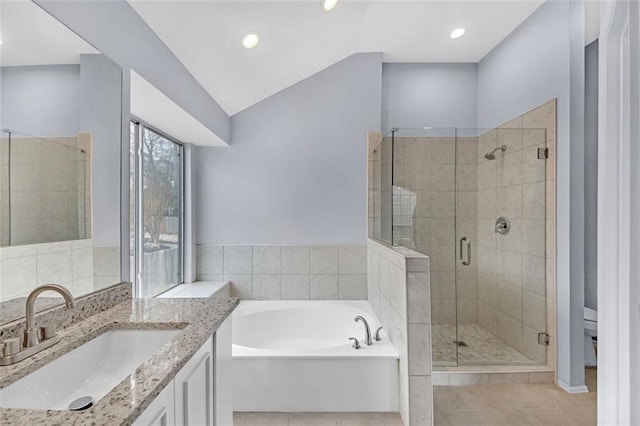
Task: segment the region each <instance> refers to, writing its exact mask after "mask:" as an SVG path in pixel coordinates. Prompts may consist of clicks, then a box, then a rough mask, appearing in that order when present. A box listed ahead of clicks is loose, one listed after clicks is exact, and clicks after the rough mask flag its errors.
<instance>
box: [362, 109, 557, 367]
mask: <svg viewBox="0 0 640 426" xmlns="http://www.w3.org/2000/svg"><path fill="white" fill-rule="evenodd" d="M553 108H555V103H554V104H553ZM550 109H551V108H550ZM534 111H535V110H534ZM553 111H554V112H555V109H554V110H553ZM532 113H533V112H532ZM530 114H531V113H530ZM538 115H539V116H540V119H538V120H537V121H536V120H529V122H533V123H534V124H538V122H540V124H539V127H524V125H525V124H526V122H527V120H526V119H524V120H523V118H522V117H520V118H519V119H517V120H514V121H513V122H510V123H508V124H506V125H505V126H502V127H500V128H495V129H460V128H396V129H394V130H393V131H391V132H390V133H389V134H387V135H385V136H384V137H382V139H381V141H380V143H379V144H378V145H377V146H376V147H375V148H374V149H372V150H371V151H370V156H369V169H370V173H369V236H370V237H371V238H374V239H377V240H382V241H384V242H387V243H390V244H393V245H397V246H404V247H407V248H410V249H413V250H415V251H418V252H420V253H423V254H425V255H427V256H429V258H430V282H431V322H432V325H431V345H432V363H433V368H434V370H438V369H441V370H446V369H447V368H449V367H457V366H467V365H474V366H482V365H545V364H549V365H550V364H552V362H553V360H552V359H551V360H548V359H547V353H548V352H549V353H550V352H551V351H548V350H547V346H546V345H545V344H539V339H538V335H539V334H540V333H542V334H543V335H546V334H547V333H550V327H549V324H548V322H553V321H548V314H549V313H548V310H547V306H548V305H549V306H550V305H552V304H553V303H554V302H553V300H552V299H553V298H555V294H548V288H551V287H553V288H555V279H553V280H552V281H553V283H549V284H550V285H548V283H547V281H548V280H547V276H548V274H549V276H551V275H550V274H551V273H550V272H549V270H551V269H552V268H550V267H553V266H554V265H553V260H552V258H553V256H554V253H548V247H549V246H552V245H553V244H554V243H555V238H554V237H549V238H547V235H549V236H552V235H555V230H554V226H553V222H552V221H550V220H549V219H550V218H548V212H551V211H552V210H553V209H554V208H555V201H554V200H555V193H554V191H555V190H554V188H553V185H549V182H551V183H552V179H553V176H555V170H554V166H553V164H552V163H551V160H549V159H545V158H542V159H539V158H538V150H539V149H545V150H546V149H547V148H548V146H549V142H550V138H553V139H555V134H554V133H552V134H549V133H550V128H551V126H552V125H553V126H554V125H555V123H554V121H552V120H551V115H550V114H547V115H545V114H544V111H539V112H538ZM553 117H554V118H555V116H553ZM544 119H548V122H549V123H550V124H549V125H547V124H546V123H545V122H543V120H544ZM553 132H555V127H554V128H553ZM551 142H553V141H551ZM551 170H553V173H548V171H551ZM548 191H550V192H551V193H547V192H548ZM548 200H552V201H551V203H548V202H547V201H548ZM548 204H551V205H548ZM547 239H550V240H552V241H549V243H550V244H547V243H548V242H547ZM551 293H554V292H553V291H552V292H551ZM551 325H552V324H551ZM552 327H553V325H552ZM543 343H544V342H543Z"/></svg>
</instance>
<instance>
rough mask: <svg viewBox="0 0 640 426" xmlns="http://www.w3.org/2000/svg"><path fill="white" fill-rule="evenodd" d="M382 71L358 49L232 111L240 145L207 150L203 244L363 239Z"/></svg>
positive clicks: (201, 199) (202, 175)
mask: <svg viewBox="0 0 640 426" xmlns="http://www.w3.org/2000/svg"><path fill="white" fill-rule="evenodd" d="M381 71H382V55H381V54H379V53H365V54H356V55H353V56H350V57H348V58H346V59H344V60H343V61H341V62H338V63H337V64H335V65H332V66H331V67H329V68H327V69H325V70H323V71H321V72H319V73H317V74H315V75H313V76H311V77H309V78H307V79H306V80H303V81H301V82H300V83H297V84H295V85H293V86H291V87H289V88H287V89H285V90H283V91H281V92H279V93H277V94H275V95H273V96H271V97H269V98H267V99H265V100H263V101H261V102H260V103H258V104H256V105H254V106H252V107H250V108H248V109H246V110H244V111H242V112H241V113H239V114H237V115H235V116H233V117H232V129H233V145H232V146H231V147H229V148H202V147H198V148H197V150H196V153H195V158H194V168H195V179H196V182H197V188H196V189H195V191H196V192H195V194H196V203H197V211H196V226H197V233H198V240H197V243H198V244H222V245H225V244H226V245H232V244H274V245H324V244H326V245H340V244H364V243H365V241H366V231H367V227H366V216H367V215H366V207H367V201H366V190H367V132H369V131H371V130H375V129H379V128H380V108H381V106H380V103H381V99H380V85H381Z"/></svg>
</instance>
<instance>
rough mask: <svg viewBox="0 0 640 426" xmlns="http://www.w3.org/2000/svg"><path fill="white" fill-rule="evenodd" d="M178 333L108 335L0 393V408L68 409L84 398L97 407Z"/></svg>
mask: <svg viewBox="0 0 640 426" xmlns="http://www.w3.org/2000/svg"><path fill="white" fill-rule="evenodd" d="M180 331H181V330H119V329H116V330H109V331H107V332H105V333H104V334H101V335H100V336H98V337H96V338H95V339H93V340H90V341H88V342H87V343H85V344H84V345H82V346H80V347H78V348H76V349H74V350H72V351H71V352H68V353H66V354H64V355H63V356H61V357H60V358H58V359H56V360H54V361H52V362H50V363H49V364H47V365H45V366H44V367H42V368H40V369H38V370H36V371H34V372H33V373H31V374H29V375H27V376H25V377H23V378H22V379H20V380H18V381H17V382H15V383H12V384H11V385H9V386H7V387H6V388H4V389H0V407H4V408H28V409H45V410H68V409H69V404H70V403H71V402H73V401H75V400H77V399H78V398H81V397H84V396H90V397H91V398H93V401H94V403H96V402H97V401H99V400H100V399H101V398H102V397H103V396H105V395H106V394H107V393H109V392H110V391H111V390H112V389H113V388H114V387H115V386H116V385H118V383H120V382H121V381H122V380H123V379H125V378H126V377H127V376H128V375H130V374H131V373H133V372H134V371H135V370H136V368H138V367H139V366H140V365H141V364H143V363H144V362H145V361H147V360H148V359H149V358H151V356H152V355H153V354H154V353H155V352H156V351H158V349H160V347H162V346H163V345H164V344H165V343H167V342H168V341H169V340H171V338H172V337H173V336H175V335H176V334H178V333H180ZM58 344H60V343H58Z"/></svg>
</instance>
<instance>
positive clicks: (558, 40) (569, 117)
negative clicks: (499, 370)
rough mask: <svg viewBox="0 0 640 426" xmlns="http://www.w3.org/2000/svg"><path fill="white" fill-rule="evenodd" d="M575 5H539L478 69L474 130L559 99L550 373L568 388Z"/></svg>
mask: <svg viewBox="0 0 640 426" xmlns="http://www.w3.org/2000/svg"><path fill="white" fill-rule="evenodd" d="M577 3H578V2H571V3H570V2H560V1H558V2H555V1H554V2H546V3H544V4H543V5H542V6H541V7H540V8H539V9H538V10H536V11H535V12H534V13H533V14H532V15H531V16H530V17H529V18H528V19H527V20H526V21H525V22H524V23H523V24H522V25H520V26H519V27H518V28H517V29H516V30H515V31H514V32H513V33H511V34H510V35H509V36H508V37H507V38H506V39H505V40H503V41H502V42H501V43H500V44H499V45H498V46H497V47H496V48H495V49H494V50H492V51H491V52H490V53H489V54H488V55H487V56H486V57H485V58H484V59H483V60H482V61H481V62H480V63H479V64H478V125H479V126H480V127H494V126H497V125H499V124H501V123H504V122H505V121H508V120H509V119H511V118H513V117H516V116H518V115H520V114H522V113H524V112H527V111H529V110H531V109H533V108H534V107H536V106H538V105H540V104H542V103H545V102H547V101H549V100H551V99H553V98H557V99H558V117H557V120H558V126H557V129H558V135H557V213H556V216H557V219H556V223H557V247H556V253H557V271H556V274H557V322H558V336H557V341H558V353H557V369H558V379H559V380H560V381H561V382H562V383H564V384H566V385H568V386H581V385H584V348H583V347H582V345H583V343H582V340H583V309H582V308H583V304H584V276H583V275H584V262H583V258H584V245H583V241H582V236H581V235H582V233H583V231H584V227H583V226H584V225H583V224H584V183H583V182H584V176H583V175H584V169H583V164H582V163H581V160H582V157H583V148H582V147H583V141H582V134H583V133H584V62H583V61H584V5H582V4H577ZM581 61H582V63H581ZM580 88H581V89H582V90H580Z"/></svg>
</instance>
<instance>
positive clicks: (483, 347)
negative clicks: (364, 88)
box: [431, 324, 539, 367]
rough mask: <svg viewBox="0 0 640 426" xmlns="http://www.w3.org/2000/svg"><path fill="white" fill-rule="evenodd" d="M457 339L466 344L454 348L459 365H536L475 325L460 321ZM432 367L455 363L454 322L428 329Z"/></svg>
mask: <svg viewBox="0 0 640 426" xmlns="http://www.w3.org/2000/svg"><path fill="white" fill-rule="evenodd" d="M458 333H459V337H458V338H459V340H462V341H464V342H465V343H466V344H467V345H468V347H459V348H458V364H459V365H486V364H499V365H526V364H539V362H535V361H532V360H530V359H529V358H527V357H526V356H524V355H522V354H521V353H520V352H518V351H517V350H515V349H513V348H512V347H510V346H508V345H507V344H505V343H504V342H503V341H502V340H500V339H498V338H497V337H496V336H495V335H494V334H492V333H491V332H489V331H487V330H486V329H484V328H483V327H481V326H480V325H478V324H461V325H460V328H459V330H458ZM431 337H432V341H433V365H434V367H447V366H454V365H456V345H455V343H454V341H455V340H456V327H455V325H434V326H432V328H431Z"/></svg>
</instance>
